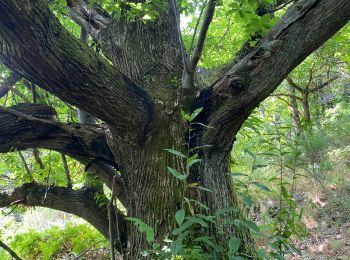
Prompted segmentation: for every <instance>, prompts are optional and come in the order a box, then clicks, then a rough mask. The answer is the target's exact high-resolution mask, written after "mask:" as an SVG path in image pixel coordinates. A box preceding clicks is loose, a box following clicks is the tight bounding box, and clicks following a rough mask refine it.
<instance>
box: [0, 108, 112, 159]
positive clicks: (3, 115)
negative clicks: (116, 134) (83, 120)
mask: <svg viewBox="0 0 350 260" xmlns="http://www.w3.org/2000/svg"><path fill="white" fill-rule="evenodd" d="M55 113H56V112H55V111H54V110H53V109H52V108H51V107H48V106H44V105H38V104H20V105H16V106H12V107H11V108H4V107H0V152H2V153H5V152H9V151H12V150H14V149H17V150H23V149H27V148H46V149H52V150H56V151H58V152H62V153H65V154H68V155H70V156H72V157H73V158H80V160H82V159H84V160H86V161H89V160H90V161H91V160H92V161H99V160H100V161H104V162H107V163H109V164H112V165H114V164H115V163H114V158H113V155H112V153H111V151H110V150H109V147H108V145H107V143H106V139H105V134H104V130H103V129H102V128H101V127H100V126H98V125H81V124H73V123H70V124H63V123H60V122H56V121H53V120H50V119H49V118H50V117H52V116H53V115H54V114H55Z"/></svg>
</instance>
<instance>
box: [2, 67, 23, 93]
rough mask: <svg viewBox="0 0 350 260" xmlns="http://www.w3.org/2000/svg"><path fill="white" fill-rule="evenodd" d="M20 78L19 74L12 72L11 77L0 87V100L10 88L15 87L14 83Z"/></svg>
mask: <svg viewBox="0 0 350 260" xmlns="http://www.w3.org/2000/svg"><path fill="white" fill-rule="evenodd" d="M21 78H22V77H21V76H20V75H19V74H17V73H15V72H12V73H11V75H10V76H9V77H8V78H7V79H6V80H5V81H4V83H2V84H1V86H0V98H2V97H3V96H5V95H6V94H7V92H9V90H10V89H11V87H12V86H13V85H15V84H16V82H17V81H19V80H20V79H21Z"/></svg>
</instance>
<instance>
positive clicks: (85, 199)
mask: <svg viewBox="0 0 350 260" xmlns="http://www.w3.org/2000/svg"><path fill="white" fill-rule="evenodd" d="M99 202H100V203H102V202H104V203H105V204H104V206H102V207H100V206H99V204H98V202H97V199H96V194H95V192H94V190H92V189H86V188H82V189H79V190H73V189H70V188H66V187H56V186H45V185H42V184H39V183H36V182H31V183H26V184H23V185H21V186H19V187H17V188H15V189H12V190H7V191H0V207H8V206H11V205H14V204H23V205H26V206H40V207H46V208H51V209H55V210H60V211H63V212H67V213H70V214H73V215H76V216H78V217H81V218H82V219H84V220H86V221H87V222H89V223H90V224H91V225H93V226H94V227H95V228H96V229H97V230H98V231H100V232H101V234H102V235H104V236H105V237H106V238H108V236H109V230H108V229H109V224H108V210H107V203H108V200H107V199H106V198H104V199H103V198H100V200H99ZM114 214H115V212H114ZM118 219H119V220H120V223H118V225H119V228H120V236H121V243H125V242H126V240H125V239H126V232H127V231H126V222H125V219H124V216H123V215H122V214H120V213H118ZM114 224H115V223H114ZM114 232H116V231H115V229H114ZM118 247H119V248H118V250H120V249H121V248H122V247H123V248H124V247H125V245H120V244H119V245H118Z"/></svg>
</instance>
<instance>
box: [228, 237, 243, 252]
mask: <svg viewBox="0 0 350 260" xmlns="http://www.w3.org/2000/svg"><path fill="white" fill-rule="evenodd" d="M240 244H241V240H240V239H239V238H238V237H231V239H230V241H229V242H228V248H229V249H230V251H231V253H232V254H234V253H235V252H237V251H238V249H239V246H240Z"/></svg>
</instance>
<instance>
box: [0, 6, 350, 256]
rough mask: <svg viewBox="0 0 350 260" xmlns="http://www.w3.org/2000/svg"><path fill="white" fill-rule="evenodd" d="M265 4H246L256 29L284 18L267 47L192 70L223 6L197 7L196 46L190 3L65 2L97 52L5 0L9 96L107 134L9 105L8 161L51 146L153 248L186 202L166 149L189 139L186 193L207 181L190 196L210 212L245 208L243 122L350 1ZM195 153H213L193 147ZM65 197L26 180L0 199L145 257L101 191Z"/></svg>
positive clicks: (1, 10)
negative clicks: (95, 183)
mask: <svg viewBox="0 0 350 260" xmlns="http://www.w3.org/2000/svg"><path fill="white" fill-rule="evenodd" d="M62 2H64V1H59V3H58V4H61V5H62ZM248 2H251V1H237V2H234V4H232V5H231V6H232V8H231V9H230V10H229V11H230V12H231V13H230V12H228V14H233V13H234V12H236V13H240V14H241V16H244V8H243V6H244V3H245V4H246V5H249V4H248ZM258 2H260V4H254V5H252V6H254V7H255V9H257V10H256V13H257V14H255V12H251V11H250V12H248V13H250V16H249V18H250V19H252V21H253V23H254V21H256V20H254V19H258V18H259V16H258V15H264V14H270V15H273V10H276V11H277V10H278V9H279V8H284V7H289V8H288V10H287V11H286V12H285V14H284V15H283V16H282V17H281V18H280V20H279V21H278V22H276V24H275V25H274V26H272V27H271V28H270V29H269V30H268V31H267V32H265V33H264V35H263V36H262V37H261V38H260V37H258V39H256V37H252V38H254V39H252V41H251V42H245V43H244V44H243V47H242V48H241V50H240V51H239V52H238V53H237V55H236V56H235V55H234V54H233V53H230V56H231V59H230V60H228V61H227V63H225V64H219V65H218V66H215V67H213V68H210V69H205V70H200V69H199V68H198V67H197V65H198V62H199V60H200V58H201V55H202V53H203V48H204V44H205V42H206V38H207V41H209V40H210V39H209V37H206V36H207V34H208V28H209V25H210V24H211V23H212V25H213V26H215V22H213V17H214V18H215V16H214V12H215V11H217V12H218V13H220V12H221V9H222V8H223V7H222V6H224V4H223V3H219V2H216V1H215V0H209V1H208V2H207V3H206V4H203V5H202V9H199V10H203V11H202V14H203V17H202V19H201V26H199V24H200V23H199V22H198V24H197V25H196V26H195V30H194V31H195V32H197V28H198V36H197V37H193V38H192V39H193V41H191V43H190V44H188V45H189V46H188V48H186V47H185V46H184V43H183V40H182V37H181V33H180V28H179V13H180V10H187V11H188V10H190V8H188V3H187V2H183V3H176V2H175V1H173V0H170V1H169V2H168V1H156V2H143V1H140V2H130V3H129V2H125V3H124V2H123V3H118V4H117V5H115V4H113V3H109V2H103V1H98V3H95V2H93V3H89V5H87V4H86V2H85V1H81V0H75V1H72V0H70V1H67V6H66V8H67V10H68V13H67V15H68V16H69V17H70V18H71V19H72V20H74V21H75V22H76V23H77V24H79V26H81V27H82V28H83V30H85V31H86V32H88V33H89V35H90V36H91V37H92V39H93V40H94V42H95V44H94V45H95V46H96V48H97V49H98V50H99V51H98V52H96V51H95V50H93V49H92V48H91V47H89V46H88V45H87V44H86V43H85V42H84V41H82V40H79V39H77V38H76V37H74V36H73V35H72V34H71V33H69V31H68V30H67V29H66V28H64V27H63V26H62V25H61V24H60V22H59V20H58V19H57V18H56V17H55V15H54V14H53V11H51V10H50V9H49V7H48V4H49V1H44V0H38V1H24V0H9V1H1V2H0V61H1V63H2V64H4V65H6V66H7V68H9V69H10V70H11V71H12V74H11V76H10V77H9V78H8V79H6V81H5V83H4V84H3V87H2V91H4V93H5V92H6V89H7V90H9V89H11V86H12V85H13V84H14V83H15V82H16V81H17V80H19V79H20V78H25V79H26V80H27V81H28V82H29V83H30V84H33V85H34V84H35V85H37V86H39V87H40V88H42V89H44V90H46V91H48V92H49V93H51V94H53V95H55V96H57V97H58V98H60V99H61V100H63V101H64V102H67V103H69V104H70V105H74V106H76V107H78V108H79V109H82V110H83V111H86V112H87V113H90V114H91V115H93V116H94V117H96V118H97V119H98V120H100V121H99V122H101V121H102V122H103V124H85V123H84V121H83V120H81V123H80V124H77V123H63V122H60V121H58V120H56V119H55V118H56V112H55V110H54V109H53V108H52V107H49V106H45V105H42V104H33V103H26V104H19V105H15V106H11V107H4V106H3V107H1V108H0V117H1V119H0V122H1V123H0V151H1V152H2V153H7V152H10V151H13V150H18V151H20V150H24V149H28V148H35V149H36V148H46V149H50V150H55V151H58V152H61V153H63V154H65V155H69V156H70V157H72V158H74V159H76V160H77V161H79V162H81V163H82V164H84V165H86V169H87V170H90V171H91V172H92V173H93V174H94V175H95V176H96V177H97V178H98V179H99V180H100V181H101V182H103V183H104V184H106V186H107V187H109V188H110V189H111V190H114V192H115V194H116V197H117V198H118V200H119V201H120V202H121V203H122V204H123V206H124V207H125V208H126V210H127V215H128V216H131V217H135V218H137V219H140V220H142V221H143V222H145V223H147V225H148V226H150V227H152V228H153V229H154V231H155V239H156V240H157V241H161V240H162V239H164V238H166V237H167V236H169V235H170V234H171V231H172V230H173V228H174V227H175V225H176V222H175V219H174V215H175V213H176V212H177V211H178V209H179V208H181V201H182V198H183V185H182V183H181V182H180V181H179V180H178V179H176V178H174V177H173V176H172V175H171V174H169V173H168V172H167V166H170V167H174V168H176V169H179V171H182V172H186V168H187V167H186V161H185V160H184V158H181V156H180V157H174V156H172V155H171V154H169V153H168V152H167V151H165V149H169V148H171V149H173V150H177V151H182V150H184V149H185V145H184V143H186V142H187V143H188V145H189V147H190V150H191V151H196V152H198V153H199V157H200V159H201V161H200V162H198V164H196V167H192V168H191V171H190V172H188V174H187V176H186V178H187V180H188V185H191V183H199V184H200V186H201V187H204V188H206V189H208V190H210V191H211V192H208V191H205V190H199V189H195V187H194V188H193V189H195V190H196V191H195V192H189V193H190V194H188V196H192V198H193V199H195V200H199V201H201V202H202V203H204V204H205V205H207V206H208V208H209V212H210V214H214V213H215V212H216V211H217V210H218V209H222V208H227V207H230V206H237V204H238V201H237V196H236V193H235V191H234V190H233V189H232V180H231V178H230V176H229V175H228V174H227V173H229V172H230V170H229V160H230V152H231V148H232V145H233V142H234V140H235V135H236V134H237V132H238V131H239V129H240V127H241V125H242V124H243V122H244V121H245V120H246V119H247V117H248V116H249V114H250V113H251V111H252V110H253V109H254V108H255V107H257V106H258V105H259V103H260V102H262V101H263V100H264V99H265V98H266V97H268V96H269V95H270V94H271V93H272V92H273V91H274V90H275V89H276V87H277V86H278V85H279V84H280V83H281V82H282V81H283V79H284V78H285V77H286V76H287V75H288V74H289V73H290V72H291V71H292V70H293V69H294V68H295V67H296V66H297V65H298V64H299V63H300V62H302V61H303V60H304V59H305V58H306V57H307V56H308V55H309V54H310V53H312V52H313V51H314V50H316V49H317V48H318V47H319V46H321V45H322V44H323V43H324V42H325V41H326V40H327V39H329V38H330V37H331V36H332V35H334V34H335V33H336V32H337V31H338V30H339V29H341V28H342V27H343V26H344V25H345V24H346V23H347V22H348V20H349V19H350V2H349V1H347V0H337V1H336V0H306V1H292V2H291V1H278V2H276V3H275V5H265V6H266V8H264V5H261V2H262V1H258ZM64 5H65V3H64ZM249 6H251V5H249ZM197 7H198V6H197ZM215 9H216V10H215ZM195 10H198V8H197V9H196V8H195ZM242 12H243V13H242ZM56 14H57V11H56ZM232 17H233V16H232ZM263 17H264V16H263ZM265 17H266V16H265ZM232 19H233V18H232ZM219 21H220V19H219ZM226 23H227V22H226ZM229 23H230V20H229V22H228V24H229ZM199 27H200V28H199ZM227 28H228V29H230V28H231V27H230V26H229V25H228V26H227ZM209 35H210V32H209ZM301 36H302V37H301ZM184 38H185V37H184ZM254 42H255V43H256V44H253V43H254ZM251 45H252V46H251ZM204 54H205V52H204ZM217 63H219V62H217ZM34 88H35V87H32V89H33V90H34ZM3 89H4V90H3ZM33 93H34V96H35V95H36V93H35V91H33ZM197 108H203V110H202V111H201V112H200V113H199V114H198V116H197V117H196V118H195V119H194V121H193V123H195V124H196V126H195V128H194V129H193V131H192V132H191V133H192V134H193V135H192V136H191V138H186V136H188V125H187V124H186V123H184V122H183V120H182V118H181V117H180V110H181V109H183V110H185V111H190V112H193V111H194V110H195V109H197ZM85 122H86V121H85ZM204 125H206V126H210V127H205V126H204ZM201 146H205V148H203V149H198V148H197V147H201ZM24 159H25V158H24ZM51 174H52V173H51ZM67 176H68V174H67ZM67 180H68V179H67ZM67 186H68V187H57V186H50V185H49V183H39V182H35V181H34V180H33V178H30V182H27V183H24V184H23V185H21V186H18V187H16V188H15V189H14V190H11V191H4V192H2V193H0V206H1V207H4V206H9V205H13V204H24V205H28V206H44V207H49V208H53V209H58V210H62V211H65V212H69V213H72V214H75V215H77V216H79V217H82V218H84V219H85V220H87V221H88V222H90V223H91V224H92V225H93V226H95V227H96V228H97V229H98V230H99V231H100V232H101V233H102V234H104V235H105V236H106V237H107V236H108V235H109V233H112V234H113V235H114V236H115V238H116V239H115V240H116V241H117V245H116V247H117V248H118V250H119V251H120V252H127V256H126V257H127V258H129V259H136V258H137V256H138V255H139V253H140V252H141V251H142V250H143V249H145V248H147V237H145V236H143V235H140V234H139V232H138V230H137V227H135V225H134V224H133V223H131V222H127V221H126V220H125V214H124V213H122V212H120V210H119V209H117V208H113V209H112V215H113V217H110V218H108V209H107V207H105V206H102V207H101V206H100V205H99V203H98V201H97V200H96V190H95V189H93V188H86V187H84V188H80V189H72V188H71V187H70V185H67ZM101 200H106V199H105V198H101ZM104 205H106V202H105V204H104ZM227 217H231V218H233V219H235V218H240V217H241V214H240V213H238V214H237V213H234V212H231V213H230V214H229V216H227ZM111 219H112V222H113V223H112V225H110V224H109V220H111ZM223 221H224V220H222V222H223ZM223 225H224V224H223V223H222V224H220V223H219V224H218V225H217V226H213V227H211V228H210V229H209V230H210V234H209V235H210V236H212V237H213V238H215V240H216V242H217V243H218V244H221V245H226V244H227V241H229V240H230V237H231V236H233V235H234V236H236V237H238V238H240V239H241V241H242V242H241V244H240V248H239V253H240V254H241V255H242V256H243V255H245V256H248V258H253V257H254V256H255V255H256V248H255V244H254V242H253V240H252V238H251V235H250V234H249V231H248V229H245V228H242V229H237V228H236V227H235V226H234V225H233V224H230V225H227V224H225V232H220V228H216V227H220V226H223ZM110 227H111V228H112V232H110V231H109V228H110Z"/></svg>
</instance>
